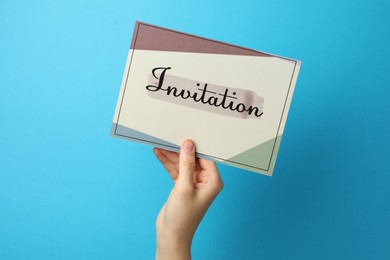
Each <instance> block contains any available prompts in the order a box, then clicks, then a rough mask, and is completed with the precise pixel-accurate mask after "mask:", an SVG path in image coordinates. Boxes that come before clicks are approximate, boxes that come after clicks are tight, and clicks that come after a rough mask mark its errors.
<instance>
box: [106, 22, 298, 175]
mask: <svg viewBox="0 0 390 260" xmlns="http://www.w3.org/2000/svg"><path fill="white" fill-rule="evenodd" d="M299 69H300V61H297V60H293V59H289V58H284V57H280V56H276V55H272V54H268V53H264V52H260V51H256V50H251V49H247V48H243V47H238V46H234V45H231V44H227V43H223V42H219V41H215V40H210V39H206V38H202V37H199V36H195V35H191V34H186V33H182V32H177V31H174V30H170V29H166V28H161V27H158V26H154V25H150V24H145V23H141V22H137V23H136V25H135V30H134V34H133V39H132V42H131V45H130V49H129V53H128V58H127V62H126V67H125V71H124V75H123V80H122V85H121V88H120V93H119V98H118V103H117V107H116V111H115V114H114V119H113V124H112V130H111V135H112V136H114V137H119V138H124V139H127V140H131V141H137V142H141V143H145V144H149V145H152V146H156V147H160V148H164V149H167V150H172V151H178V150H179V147H180V144H181V142H182V141H183V140H184V139H187V138H190V139H193V140H194V141H195V142H196V145H197V156H199V157H204V158H207V159H211V160H214V161H217V162H220V163H224V164H229V165H232V166H235V167H239V168H244V169H247V170H250V171H254V172H258V173H263V174H266V175H272V172H273V169H274V165H275V160H276V157H277V154H278V151H279V147H280V141H281V139H282V136H283V130H284V127H285V123H286V118H287V114H288V110H289V107H290V103H291V99H292V95H293V92H294V88H295V84H296V81H297V77H298V72H299Z"/></svg>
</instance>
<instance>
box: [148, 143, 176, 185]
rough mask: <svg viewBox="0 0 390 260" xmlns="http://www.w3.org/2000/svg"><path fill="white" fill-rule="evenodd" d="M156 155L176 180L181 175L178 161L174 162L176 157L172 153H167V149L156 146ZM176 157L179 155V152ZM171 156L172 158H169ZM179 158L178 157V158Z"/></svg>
mask: <svg viewBox="0 0 390 260" xmlns="http://www.w3.org/2000/svg"><path fill="white" fill-rule="evenodd" d="M153 152H154V155H155V156H156V157H157V159H158V160H159V161H160V162H161V164H162V165H163V167H164V168H165V170H166V171H167V172H168V173H169V175H170V176H171V178H172V180H176V179H177V177H178V176H179V171H178V168H177V163H174V162H173V161H174V157H172V155H171V154H170V155H167V153H166V152H168V151H165V150H162V149H159V148H154V149H153ZM170 153H173V152H170ZM175 154H176V157H178V155H177V153H175ZM169 157H171V159H170V158H169ZM177 160H178V158H177Z"/></svg>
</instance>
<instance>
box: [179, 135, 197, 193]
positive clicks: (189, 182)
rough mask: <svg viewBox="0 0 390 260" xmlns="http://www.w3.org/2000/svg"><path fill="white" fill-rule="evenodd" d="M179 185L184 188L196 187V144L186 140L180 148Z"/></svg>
mask: <svg viewBox="0 0 390 260" xmlns="http://www.w3.org/2000/svg"><path fill="white" fill-rule="evenodd" d="M179 160H180V162H179V177H178V183H179V185H181V186H182V187H183V188H185V187H187V188H190V187H191V188H192V187H194V174H195V143H194V142H193V141H192V140H185V141H184V142H183V143H182V145H181V148H180V159H179Z"/></svg>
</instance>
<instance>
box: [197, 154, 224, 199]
mask: <svg viewBox="0 0 390 260" xmlns="http://www.w3.org/2000/svg"><path fill="white" fill-rule="evenodd" d="M199 165H200V167H201V168H202V171H205V172H207V173H208V176H209V177H210V181H211V182H210V183H211V185H210V186H209V188H210V191H211V192H212V193H214V194H218V193H219V192H220V191H221V190H222V189H223V182H222V179H221V176H220V175H219V171H218V168H217V165H216V164H215V162H213V161H209V160H206V159H203V158H199Z"/></svg>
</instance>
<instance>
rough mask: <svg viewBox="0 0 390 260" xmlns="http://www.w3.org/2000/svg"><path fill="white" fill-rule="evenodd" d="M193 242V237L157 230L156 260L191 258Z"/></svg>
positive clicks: (183, 259)
mask: <svg viewBox="0 0 390 260" xmlns="http://www.w3.org/2000/svg"><path fill="white" fill-rule="evenodd" d="M191 244H192V237H191V238H190V239H188V238H185V237H180V236H179V235H177V234H167V233H165V232H157V236H156V260H166V259H168V260H176V259H178V260H190V259H191Z"/></svg>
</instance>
